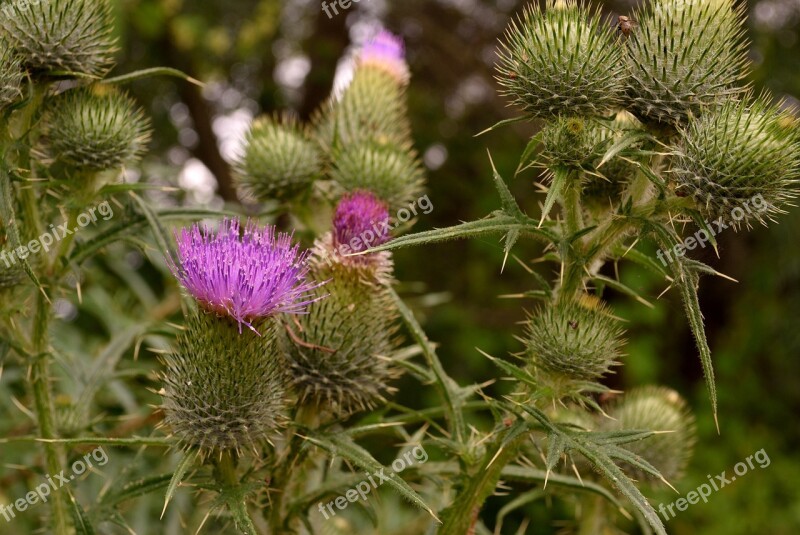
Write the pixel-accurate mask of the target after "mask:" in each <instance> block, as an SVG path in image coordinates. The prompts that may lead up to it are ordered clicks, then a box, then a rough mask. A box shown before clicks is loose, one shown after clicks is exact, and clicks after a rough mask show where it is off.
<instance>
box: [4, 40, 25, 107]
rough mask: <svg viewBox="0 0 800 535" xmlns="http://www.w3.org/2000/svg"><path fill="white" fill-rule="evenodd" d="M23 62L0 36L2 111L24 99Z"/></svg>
mask: <svg viewBox="0 0 800 535" xmlns="http://www.w3.org/2000/svg"><path fill="white" fill-rule="evenodd" d="M24 78H25V75H24V73H23V72H22V60H21V59H20V57H19V56H18V55H17V54H16V52H14V50H12V49H11V48H10V47H9V46H8V43H7V42H6V41H5V40H4V39H3V37H2V35H0V110H2V109H3V108H5V107H6V106H8V105H9V104H13V103H14V102H16V101H18V100H20V99H21V98H22V89H21V88H22V82H23V80H24Z"/></svg>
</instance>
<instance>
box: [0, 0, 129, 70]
mask: <svg viewBox="0 0 800 535" xmlns="http://www.w3.org/2000/svg"><path fill="white" fill-rule="evenodd" d="M2 10H3V16H1V17H0V34H3V35H5V37H6V39H7V40H8V42H9V44H10V45H11V47H13V48H14V49H15V50H16V51H17V52H18V53H19V54H20V55H21V56H22V58H23V61H24V63H25V65H26V66H27V67H28V68H29V69H30V70H31V71H33V72H34V73H42V74H52V73H58V74H68V73H77V74H84V75H89V76H92V77H100V76H102V75H104V74H105V73H106V72H107V71H108V70H109V69H110V68H111V65H112V63H113V58H112V56H113V54H114V52H115V51H116V47H115V39H114V37H113V20H112V17H111V4H110V2H109V0H37V1H36V2H33V1H19V2H6V3H5V4H3V8H2Z"/></svg>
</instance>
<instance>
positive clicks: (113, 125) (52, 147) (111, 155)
mask: <svg viewBox="0 0 800 535" xmlns="http://www.w3.org/2000/svg"><path fill="white" fill-rule="evenodd" d="M149 124H150V123H149V121H148V120H147V118H146V117H145V116H144V113H143V112H142V110H141V108H139V106H138V105H137V104H136V103H135V102H134V101H133V100H131V98H130V97H128V96H126V95H124V94H122V93H119V92H117V91H116V90H113V89H107V88H94V89H75V90H71V91H67V92H66V93H64V94H63V95H60V96H58V97H56V98H54V99H53V100H52V101H50V102H49V103H48V105H47V108H46V111H45V114H44V118H43V120H42V132H43V138H42V143H41V146H40V147H38V148H37V155H38V156H39V158H40V159H41V160H42V161H44V162H45V163H48V164H52V163H55V162H58V163H62V164H64V165H66V166H67V167H70V168H73V169H78V170H85V171H102V170H106V169H116V168H119V167H121V166H123V165H124V164H126V163H130V162H132V161H135V160H136V159H137V158H138V157H139V156H140V155H141V153H142V152H143V151H144V150H145V148H146V145H147V142H148V141H149V139H150V128H149Z"/></svg>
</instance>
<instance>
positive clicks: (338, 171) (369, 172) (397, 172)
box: [331, 143, 424, 210]
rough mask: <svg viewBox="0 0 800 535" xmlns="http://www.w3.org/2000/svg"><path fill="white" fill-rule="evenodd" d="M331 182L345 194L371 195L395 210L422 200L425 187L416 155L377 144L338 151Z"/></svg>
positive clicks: (334, 158) (392, 146)
mask: <svg viewBox="0 0 800 535" xmlns="http://www.w3.org/2000/svg"><path fill="white" fill-rule="evenodd" d="M331 178H332V179H333V180H334V181H335V182H336V183H337V184H338V185H339V186H340V187H341V188H342V189H343V190H344V191H346V192H352V191H357V190H364V191H368V192H370V193H373V194H374V195H376V196H377V197H378V198H380V199H381V200H383V201H386V202H387V203H389V205H390V207H391V208H392V209H394V210H397V209H400V208H403V207H405V206H408V205H409V204H411V203H412V202H413V201H415V200H416V199H417V198H419V196H420V195H421V194H422V187H423V184H424V175H423V172H422V168H421V166H420V163H419V161H418V160H417V158H416V156H415V155H414V154H413V152H411V151H410V150H407V149H404V148H398V147H396V146H394V145H379V144H377V143H359V144H354V145H344V146H343V147H342V148H341V149H339V150H337V151H335V152H334V155H333V169H332V171H331Z"/></svg>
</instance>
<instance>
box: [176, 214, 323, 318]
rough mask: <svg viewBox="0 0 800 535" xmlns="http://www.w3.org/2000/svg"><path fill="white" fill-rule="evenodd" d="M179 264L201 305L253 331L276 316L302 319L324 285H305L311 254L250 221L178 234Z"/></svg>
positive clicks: (179, 273)
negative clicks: (255, 323)
mask: <svg viewBox="0 0 800 535" xmlns="http://www.w3.org/2000/svg"><path fill="white" fill-rule="evenodd" d="M176 239H177V242H178V262H174V261H173V260H172V259H171V258H170V259H168V261H169V264H170V268H171V269H172V272H173V274H174V275H175V277H176V278H177V279H178V280H179V281H180V283H181V285H183V287H184V288H186V290H187V291H188V292H189V293H190V294H191V295H192V296H193V297H194V298H195V299H196V300H197V302H198V303H199V304H200V306H201V307H202V308H204V309H206V310H208V311H210V312H214V313H216V314H219V315H226V316H230V317H231V318H233V319H234V320H236V321H237V322H238V323H239V330H240V331H241V328H242V324H244V325H247V326H248V327H250V328H251V329H253V330H255V329H254V327H253V323H254V322H255V321H256V320H259V319H263V318H267V317H269V316H272V315H274V314H277V313H287V314H304V313H305V312H306V307H307V306H308V305H309V304H310V303H313V302H314V301H316V300H318V299H321V298H322V296H319V295H315V294H314V293H313V292H314V290H315V289H316V288H318V287H319V286H321V285H322V284H324V283H314V282H309V281H307V280H306V275H307V273H308V266H307V256H308V252H302V253H301V252H300V246H299V245H292V237H291V235H289V234H285V233H282V232H276V230H275V228H274V227H270V226H266V227H259V226H258V224H257V223H256V222H253V221H249V222H248V223H247V224H246V226H245V227H244V228H241V226H240V223H239V220H237V219H224V220H223V221H222V223H221V224H220V226H219V229H217V230H213V229H211V228H209V227H206V226H203V227H201V226H200V225H197V224H196V225H194V226H192V227H191V228H190V229H183V230H182V231H181V233H180V235H177V234H176Z"/></svg>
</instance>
